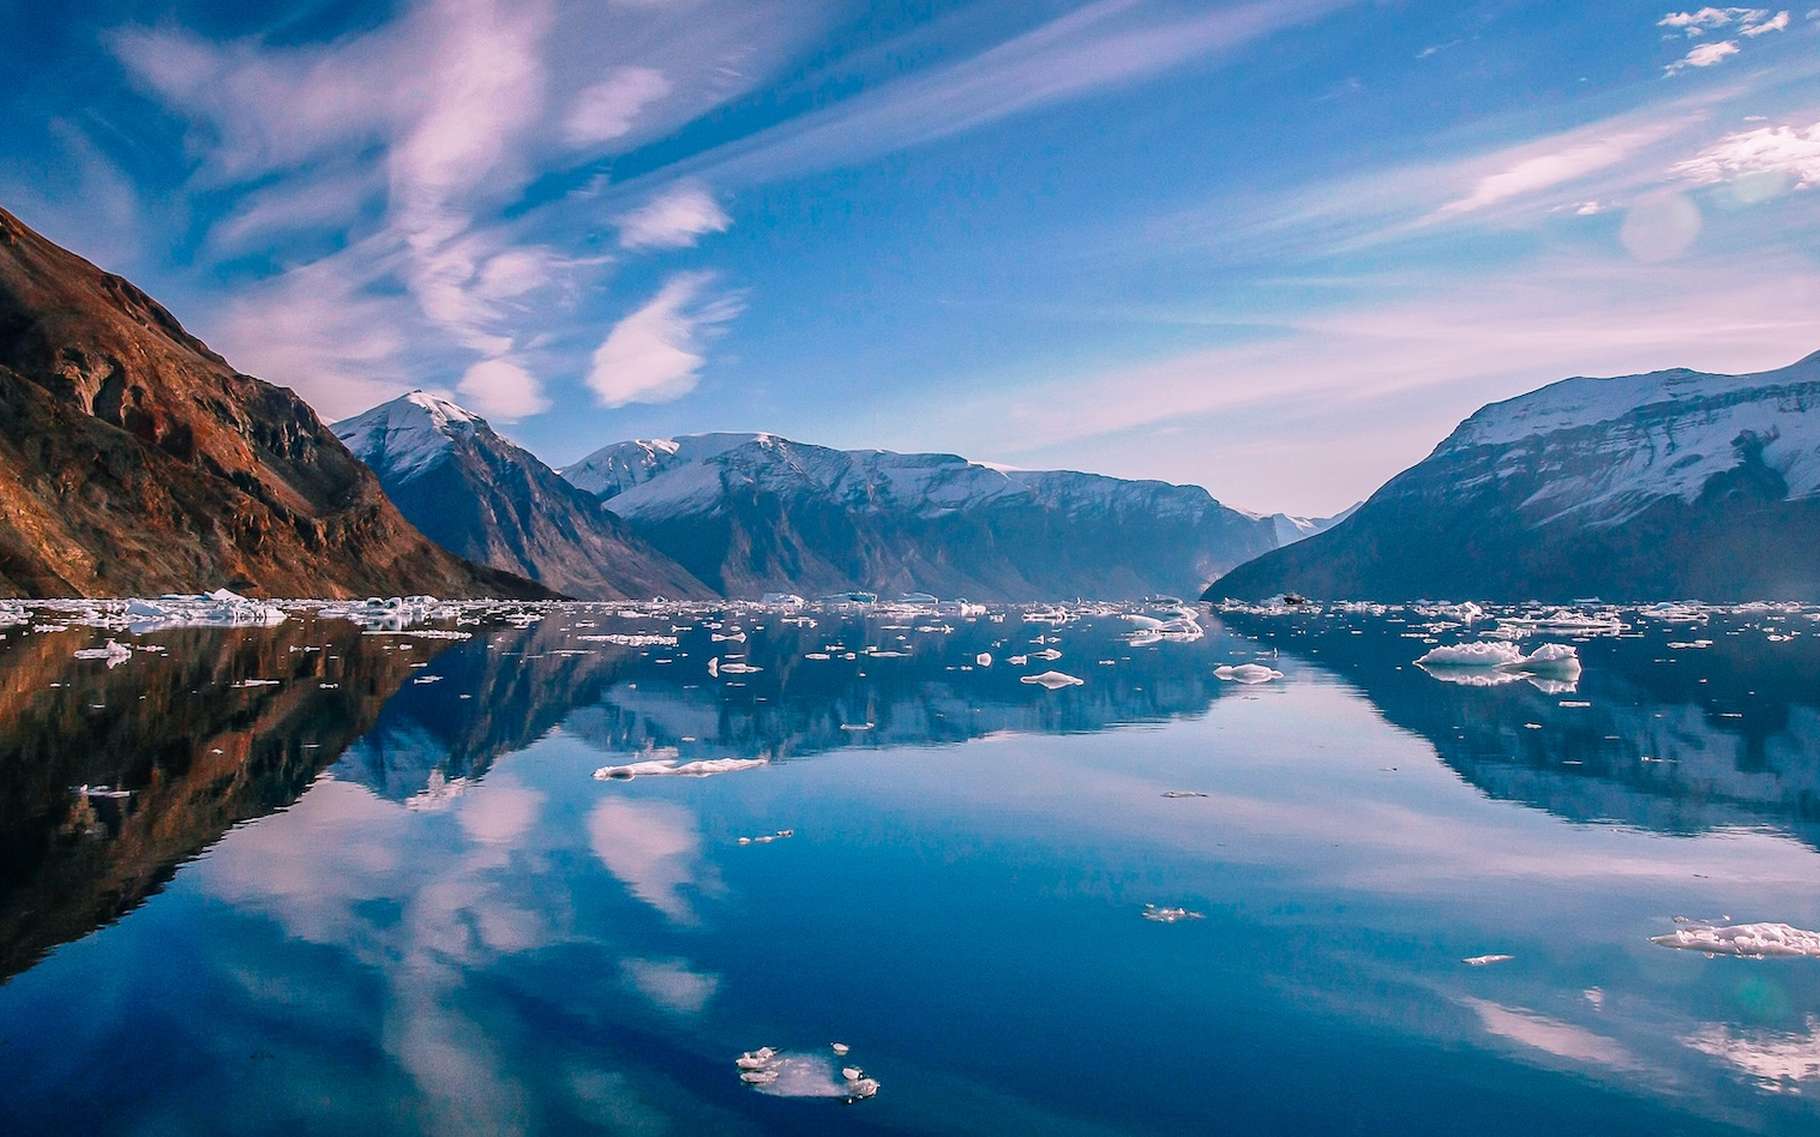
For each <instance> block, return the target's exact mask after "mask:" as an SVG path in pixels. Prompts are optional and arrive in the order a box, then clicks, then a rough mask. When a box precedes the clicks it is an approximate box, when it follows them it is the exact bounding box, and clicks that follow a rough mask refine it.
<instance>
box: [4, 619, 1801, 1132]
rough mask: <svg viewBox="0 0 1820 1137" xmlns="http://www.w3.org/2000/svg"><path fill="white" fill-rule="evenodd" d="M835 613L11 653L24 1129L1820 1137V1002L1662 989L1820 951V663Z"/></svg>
mask: <svg viewBox="0 0 1820 1137" xmlns="http://www.w3.org/2000/svg"><path fill="white" fill-rule="evenodd" d="M814 617H815V619H816V620H817V621H818V623H817V625H816V626H814V627H805V626H800V625H796V624H786V623H784V622H782V619H781V616H780V615H779V614H777V613H763V612H753V611H747V612H732V613H725V614H709V613H704V612H688V613H662V614H657V615H656V616H654V617H651V618H637V619H626V618H621V617H619V616H615V615H613V614H611V613H610V612H609V611H608V610H606V609H600V608H585V607H574V608H558V609H553V610H550V612H549V614H548V615H547V616H546V618H544V619H543V620H542V621H541V622H538V623H535V624H532V625H530V626H527V627H522V628H520V627H515V626H512V625H510V624H508V623H502V622H500V621H499V620H498V619H497V618H493V617H488V618H485V619H483V620H482V621H481V622H479V623H472V624H468V625H461V626H459V627H460V628H461V630H465V631H469V632H471V633H473V634H472V638H469V639H465V640H449V639H430V638H423V637H421V636H414V635H410V634H406V635H391V636H376V635H363V634H361V632H360V629H359V628H357V627H356V626H355V625H353V624H351V623H348V622H347V621H344V620H334V619H326V618H324V619H317V618H314V617H311V616H307V615H296V616H293V617H292V618H291V619H290V620H287V621H286V622H285V623H284V624H282V625H280V626H278V627H276V628H271V629H261V630H207V629H197V630H188V631H173V632H163V633H155V634H151V635H147V636H143V637H138V638H137V639H130V640H128V641H127V642H130V643H135V644H154V645H162V646H164V647H165V648H166V649H167V650H166V651H164V652H163V653H161V654H159V653H147V652H138V653H136V654H134V655H133V656H132V658H131V659H130V660H128V661H126V662H125V663H122V664H120V665H119V666H116V667H113V668H111V669H110V668H108V667H107V666H106V665H105V664H104V663H103V662H99V661H86V660H74V659H72V658H71V653H72V652H73V651H74V650H75V649H76V648H79V647H84V646H88V645H90V644H93V643H98V642H100V641H101V640H103V639H105V638H106V635H109V634H111V635H115V636H117V637H119V638H122V639H127V637H125V636H123V635H121V633H118V632H113V633H105V634H103V633H97V632H94V631H92V630H90V629H86V628H71V629H69V630H67V631H60V632H43V633H34V632H29V631H27V630H25V629H24V628H16V629H13V630H11V631H10V632H9V635H8V638H7V639H6V640H4V641H0V825H3V826H4V833H5V836H4V845H3V846H0V851H3V852H4V855H5V858H6V861H5V873H4V884H3V887H4V892H3V893H0V952H3V953H4V954H3V955H0V970H3V972H4V974H5V975H6V976H7V978H6V980H5V982H4V985H0V1070H3V1071H4V1082H3V1083H0V1085H3V1087H4V1088H3V1089H0V1132H6V1133H9V1134H10V1133H25V1134H36V1133H74V1132H84V1133H132V1134H166V1133H168V1134H191V1133H274V1134H276V1133H285V1134H292V1133H349V1132H359V1133H376V1134H392V1133H398V1134H415V1133H515V1132H516V1133H597V1132H598V1133H639V1134H646V1133H673V1134H696V1133H780V1134H782V1133H816V1132H843V1133H845V1132H861V1133H863V1132H891V1133H979V1134H1008V1133H1031V1134H1096V1135H1097V1134H1155V1133H1197V1134H1198V1133H1212V1132H1222V1133H1223V1132H1260V1131H1280V1130H1281V1131H1307V1132H1318V1133H1325V1134H1333V1133H1340V1134H1351V1133H1359V1134H1377V1133H1398V1134H1404V1133H1411V1132H1413V1133H1454V1132H1468V1131H1470V1132H1474V1133H1478V1134H1506V1133H1508V1134H1518V1133H1522V1134H1526V1135H1527V1134H1533V1133H1534V1132H1536V1131H1538V1130H1540V1131H1542V1132H1559V1133H1591V1132H1599V1133H1602V1134H1630V1133H1637V1134H1643V1133H1647V1134H1651V1135H1653V1137H1660V1135H1663V1134H1677V1133H1688V1134H1695V1133H1698V1134H1711V1133H1733V1132H1737V1133H1769V1134H1793V1133H1802V1132H1815V1131H1820V1103H1817V1102H1816V1100H1815V1095H1816V1094H1820V958H1816V959H1804V958H1796V959H1761V960H1758V959H1738V958H1728V957H1719V958H1711V957H1707V956H1705V955H1703V954H1701V953H1698V952H1690V951H1676V950H1670V949H1668V948H1664V947H1659V946H1657V945H1655V944H1652V943H1651V942H1650V937H1651V936H1655V935H1661V934H1663V933H1665V932H1669V931H1671V930H1672V929H1674V928H1675V927H1676V926H1677V925H1676V924H1675V923H1674V919H1675V917H1676V916H1684V917H1689V918H1692V919H1695V920H1699V921H1710V922H1725V923H1731V922H1744V921H1775V922H1784V923H1787V924H1791V925H1794V926H1795V927H1797V928H1806V929H1813V928H1820V855H1817V853H1816V849H1817V848H1820V845H1817V843H1816V842H1817V841H1820V647H1817V645H1816V643H1815V639H1814V633H1820V623H1816V622H1815V621H1814V620H1813V619H1812V618H1811V617H1810V616H1809V615H1807V614H1804V613H1782V612H1773V611H1772V612H1745V613H1733V614H1715V615H1713V616H1712V617H1711V618H1710V619H1709V620H1708V622H1707V623H1705V624H1701V625H1698V626H1693V627H1690V626H1688V625H1680V624H1675V625H1671V624H1665V623H1660V622H1656V621H1651V620H1648V619H1645V618H1641V617H1638V616H1637V615H1636V614H1635V613H1630V614H1628V615H1627V618H1626V619H1627V623H1629V624H1630V625H1631V627H1630V630H1629V631H1627V632H1626V633H1625V634H1624V635H1622V636H1615V637H1613V636H1601V637H1591V638H1584V639H1579V640H1575V639H1572V638H1571V637H1568V636H1565V635H1562V634H1559V633H1554V634H1543V635H1540V636H1536V637H1532V638H1531V639H1530V640H1529V641H1526V642H1527V643H1530V644H1533V643H1535V642H1542V641H1558V642H1571V643H1575V644H1576V646H1577V647H1578V648H1579V651H1580V654H1581V657H1582V660H1583V663H1584V671H1583V674H1582V676H1581V678H1580V680H1579V682H1578V683H1577V684H1574V685H1573V686H1572V687H1571V688H1567V687H1563V686H1560V685H1558V684H1552V683H1532V682H1529V681H1514V682H1510V683H1505V684H1501V685H1498V686H1491V687H1473V686H1465V685H1460V684H1453V683H1447V682H1442V681H1440V680H1438V679H1436V678H1434V677H1432V676H1430V675H1429V674H1428V673H1426V672H1424V671H1422V670H1421V669H1419V668H1416V667H1415V666H1413V663H1412V661H1413V660H1414V659H1415V658H1416V657H1417V656H1419V655H1420V654H1422V652H1423V651H1425V650H1426V649H1427V647H1428V646H1430V644H1429V643H1428V642H1425V640H1424V638H1423V637H1424V636H1428V637H1429V638H1431V639H1432V638H1439V639H1440V640H1441V641H1442V642H1452V641H1454V640H1457V639H1460V638H1466V637H1468V636H1469V633H1466V632H1465V631H1464V630H1462V629H1458V628H1455V629H1424V628H1418V627H1416V626H1415V625H1417V624H1421V623H1425V622H1426V621H1425V620H1424V619H1423V618H1421V617H1417V616H1414V615H1411V614H1407V613H1398V612H1392V613H1389V614H1379V615H1367V614H1356V615H1336V614H1323V615H1318V616H1310V615H1296V616H1257V615H1244V614H1235V615H1229V616H1225V617H1220V618H1217V619H1216V618H1212V617H1208V618H1205V619H1204V622H1205V623H1206V624H1207V630H1208V634H1207V635H1206V636H1205V637H1204V638H1202V639H1200V640H1198V641H1195V642H1189V643H1180V642H1163V643H1157V644H1151V645H1146V646H1132V645H1131V644H1129V643H1127V642H1126V641H1125V637H1126V636H1127V634H1128V633H1129V632H1130V630H1131V625H1129V624H1127V623H1125V622H1124V621H1122V620H1119V619H1117V618H1115V617H1113V616H1109V615H1108V616H1099V617H1093V616H1089V617H1085V618H1082V619H1079V620H1076V621H1074V622H1071V623H1068V624H1065V625H1062V626H1060V627H1050V626H1048V625H1040V624H1027V623H1024V622H1022V620H1021V619H1020V617H1019V615H1018V614H1017V613H1015V612H1013V613H1011V614H1010V615H1009V617H1008V618H1005V619H1002V620H997V621H995V620H992V619H990V618H984V619H982V618H961V617H955V616H934V615H919V616H915V617H903V616H889V615H874V616H870V617H862V616H857V615H841V614H835V613H819V614H814ZM710 623H719V624H720V627H719V628H718V629H715V628H711V627H710V626H709V625H710ZM438 626H439V627H440V628H442V629H443V630H450V629H455V628H457V627H458V625H456V624H454V623H452V622H446V621H445V622H443V623H441V624H440V625H438ZM673 627H674V628H676V629H677V631H676V632H675V634H676V635H677V637H678V641H679V642H678V643H677V644H676V645H675V646H674V647H670V646H667V645H666V646H657V647H629V646H622V645H617V644H611V643H603V642H599V641H597V640H588V639H584V638H583V637H587V636H598V635H601V634H604V633H616V632H640V633H655V634H669V633H670V632H671V630H672V628H673ZM735 627H737V628H738V629H740V630H743V631H744V632H745V633H746V635H747V637H748V638H747V639H746V640H745V641H744V642H741V641H738V640H714V639H712V638H711V636H712V635H714V634H715V632H716V631H717V630H718V631H719V633H720V634H723V635H725V634H731V633H733V632H734V628H735ZM919 628H921V629H927V630H918V629H919ZM942 628H946V629H948V630H946V631H943V630H939V629H942ZM1430 633H1432V635H1431V634H1430ZM1044 636H1048V637H1053V639H1052V641H1050V642H1032V641H1036V640H1038V639H1039V638H1040V637H1044ZM1696 640H1698V641H1709V644H1710V646H1704V647H1698V648H1671V647H1669V646H1668V644H1670V643H1689V642H1694V641H1696ZM868 645H871V646H875V647H879V648H884V649H887V650H889V651H901V652H904V653H905V654H903V655H902V656H887V657H882V658H881V657H869V656H867V655H865V654H858V653H859V651H860V649H861V648H863V647H865V646H868ZM831 646H832V647H834V648H835V649H836V650H833V651H827V650H825V649H827V648H829V647H831ZM1045 647H1054V648H1056V649H1057V650H1060V651H1061V653H1062V655H1061V657H1060V658H1059V659H1056V660H1053V661H1042V660H1037V659H1031V660H1029V661H1027V662H1026V663H1024V664H1022V665H1013V664H1012V663H1011V662H1010V661H1009V657H1011V656H1013V655H1021V654H1026V653H1029V652H1032V651H1036V650H1041V649H1042V648H1045ZM849 649H850V650H853V651H855V652H856V655H857V657H856V658H855V659H852V660H848V659H846V658H844V655H845V652H846V651H847V650H849ZM981 652H989V653H990V654H992V656H993V657H994V659H993V662H992V665H991V666H990V667H980V666H978V665H977V663H976V656H977V655H978V654H979V653H981ZM809 653H816V654H827V655H829V656H830V658H828V659H825V660H817V659H809V658H805V656H806V655H808V654H809ZM716 657H718V658H720V659H721V660H722V664H723V666H722V667H721V668H720V669H719V670H720V673H719V675H718V676H710V674H709V672H708V668H707V662H708V660H709V659H710V658H716ZM1260 659H1261V660H1262V662H1264V663H1266V664H1268V665H1269V666H1271V667H1273V668H1275V669H1277V670H1280V671H1281V672H1283V673H1284V675H1283V678H1281V679H1278V680H1274V681H1271V682H1267V683H1261V684H1257V685H1244V684H1239V683H1233V682H1227V681H1222V680H1221V679H1219V678H1217V677H1215V675H1214V668H1215V667H1216V666H1218V665H1220V664H1229V663H1242V662H1247V661H1254V660H1260ZM729 662H734V663H739V662H743V663H746V664H748V665H749V666H754V667H757V668H759V670H757V671H753V672H747V673H739V672H738V671H737V669H735V670H734V671H733V672H731V673H730V672H729V670H728V669H727V668H726V667H725V666H724V664H726V663H729ZM1049 669H1055V670H1060V671H1064V672H1066V673H1068V674H1070V675H1074V676H1077V677H1079V678H1082V679H1084V680H1085V682H1084V683H1083V684H1082V685H1080V686H1073V687H1067V688H1063V689H1060V690H1055V691H1050V690H1045V689H1044V688H1043V687H1040V686H1035V685H1029V684H1024V683H1022V682H1020V681H1019V677H1020V676H1022V675H1028V674H1032V673H1035V672H1038V671H1043V670H1049ZM249 678H251V679H275V680H278V682H276V683H270V684H265V685H259V686H252V687H235V686H233V684H234V683H236V682H237V681H243V680H246V679H249ZM53 684H60V685H58V686H53ZM856 728H859V729H856ZM725 757H737V758H765V759H768V760H769V762H768V764H767V765H765V766H763V767H761V768H756V769H749V770H741V771H737V772H732V773H725V774H720V775H718V776H714V777H707V778H700V779H696V778H678V777H649V776H647V777H639V778H636V779H633V780H630V781H620V780H612V781H599V780H596V779H595V778H593V777H592V774H593V772H594V770H595V769H596V768H597V767H600V766H603V765H612V764H624V763H629V762H635V761H641V760H658V761H667V760H676V761H685V762H686V761H691V760H696V759H713V758H725ZM82 785H88V786H91V787H93V786H100V785H106V786H110V787H118V788H122V789H127V790H130V791H132V792H131V793H130V795H129V796H127V797H96V796H85V795H82V794H80V793H77V792H75V791H74V789H73V787H77V786H82ZM1172 790H1174V791H1194V792H1198V793H1201V794H1204V795H1206V796H1202V797H1165V796H1164V794H1165V792H1166V791H1172ZM780 829H788V830H792V831H793V835H792V836H790V837H788V838H784V839H777V840H773V841H770V842H765V843H751V844H741V843H740V841H739V839H740V838H741V837H742V836H745V837H753V836H760V835H766V834H774V833H775V832H776V831H778V830H780ZM1146 904H1156V905H1159V906H1164V907H1171V906H1180V907H1184V908H1186V909H1189V910H1191V911H1192V912H1194V913H1197V914H1198V916H1199V918H1186V919H1183V920H1181V921H1179V922H1175V923H1161V922H1156V921H1152V920H1147V919H1144V918H1143V915H1142V913H1143V911H1144V906H1145V905H1146ZM1493 954H1495V955H1508V956H1510V957H1511V958H1510V959H1509V960H1508V961H1504V962H1498V963H1493V964H1488V965H1484V966H1469V965H1467V964H1465V963H1463V962H1462V961H1463V960H1464V959H1467V958H1470V957H1477V956H1484V955H1493ZM836 1041H838V1042H842V1043H845V1044H847V1045H848V1046H849V1047H850V1048H851V1050H850V1053H849V1054H848V1056H847V1057H845V1058H838V1059H837V1058H836V1057H835V1056H834V1054H833V1053H832V1051H831V1050H830V1049H829V1044H830V1043H832V1042H836ZM760 1046H771V1047H775V1048H778V1049H779V1050H780V1051H782V1052H784V1053H785V1054H787V1055H789V1056H790V1060H791V1066H790V1070H791V1074H790V1076H789V1077H787V1078H785V1079H782V1080H780V1082H779V1083H777V1084H775V1085H773V1086H771V1087H766V1090H769V1091H770V1092H766V1091H765V1090H760V1089H754V1088H752V1087H750V1086H747V1085H744V1084H742V1082H741V1081H740V1079H739V1076H738V1071H737V1070H736V1068H735V1066H734V1059H735V1058H736V1057H737V1056H739V1055H740V1054H741V1053H742V1052H745V1051H749V1050H753V1049H755V1048H757V1047H760ZM849 1064H850V1065H855V1066H858V1067H862V1068H863V1069H864V1071H865V1073H866V1074H867V1075H868V1076H870V1077H872V1078H875V1079H877V1081H878V1082H879V1083H880V1086H881V1088H880V1089H879V1091H878V1093H877V1096H876V1097H874V1098H871V1099H870V1100H864V1101H859V1102H855V1103H851V1104H849V1103H846V1102H845V1101H844V1091H845V1085H846V1083H845V1081H844V1080H843V1078H842V1077H841V1075H840V1074H839V1073H838V1068H839V1067H840V1066H842V1065H849ZM784 1089H787V1090H792V1091H794V1095H795V1096H791V1095H786V1094H783V1093H779V1092H777V1091H779V1090H784Z"/></svg>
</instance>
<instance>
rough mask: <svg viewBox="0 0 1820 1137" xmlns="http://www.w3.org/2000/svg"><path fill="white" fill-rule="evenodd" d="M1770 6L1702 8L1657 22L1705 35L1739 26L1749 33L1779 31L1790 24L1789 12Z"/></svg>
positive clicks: (1693, 34)
mask: <svg viewBox="0 0 1820 1137" xmlns="http://www.w3.org/2000/svg"><path fill="white" fill-rule="evenodd" d="M1770 11H1771V10H1770V9H1768V8H1711V7H1708V8H1700V9H1697V10H1695V11H1692V12H1670V13H1668V14H1667V15H1666V16H1663V17H1662V18H1661V19H1660V20H1657V21H1656V26H1657V27H1659V28H1669V29H1672V30H1674V31H1679V32H1684V33H1686V34H1687V35H1688V36H1690V37H1692V36H1703V35H1705V34H1706V33H1707V32H1709V31H1714V30H1716V29H1719V28H1726V27H1733V26H1736V27H1737V28H1738V30H1739V31H1741V32H1743V33H1744V34H1745V35H1747V36H1760V35H1763V34H1764V33H1766V32H1779V31H1781V30H1782V29H1783V28H1786V27H1788V13H1787V12H1786V11H1783V12H1777V13H1775V14H1774V15H1771V14H1770Z"/></svg>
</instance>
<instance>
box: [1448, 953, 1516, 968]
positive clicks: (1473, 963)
mask: <svg viewBox="0 0 1820 1137" xmlns="http://www.w3.org/2000/svg"><path fill="white" fill-rule="evenodd" d="M1514 958H1515V957H1514V956H1508V955H1471V956H1467V957H1466V958H1465V959H1462V960H1461V961H1460V962H1461V963H1464V964H1465V965H1466V966H1468V967H1489V966H1491V965H1492V964H1494V963H1509V962H1510V961H1511V960H1512V959H1514Z"/></svg>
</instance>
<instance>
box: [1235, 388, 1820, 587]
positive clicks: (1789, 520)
mask: <svg viewBox="0 0 1820 1137" xmlns="http://www.w3.org/2000/svg"><path fill="white" fill-rule="evenodd" d="M1817 533H1820V353H1816V354H1815V355H1810V356H1808V357H1807V358H1806V359H1803V360H1801V361H1800V362H1799V363H1796V364H1793V365H1791V366H1789V367H1785V368H1782V369H1780V370H1776V371H1765V372H1760V373H1757V374H1753V375H1710V374H1705V373H1702V372H1698V371H1687V370H1674V371H1656V372H1651V373H1649V374H1647V375H1628V376H1624V377H1621V378H1615V379H1585V378H1580V379H1567V380H1563V381H1562V382H1559V383H1555V384H1552V385H1550V386H1547V387H1544V388H1542V389H1540V390H1538V391H1532V392H1530V393H1529V394H1527V395H1523V396H1520V397H1518V398H1515V399H1510V400H1508V401H1506V402H1502V403H1493V404H1492V405H1490V406H1488V407H1484V408H1482V409H1481V410H1479V411H1478V412H1477V413H1476V414H1474V415H1473V416H1472V417H1471V418H1468V419H1467V420H1466V421H1465V422H1463V423H1461V424H1460V426H1459V427H1458V428H1457V429H1456V430H1455V431H1454V432H1453V434H1451V435H1449V436H1448V438H1447V439H1446V440H1445V441H1443V442H1442V443H1441V444H1440V445H1439V446H1438V447H1436V448H1435V451H1434V453H1432V454H1430V455H1429V456H1428V457H1427V458H1426V459H1424V460H1423V461H1422V462H1421V463H1419V464H1418V465H1416V466H1414V467H1412V468H1410V469H1409V470H1406V471H1404V472H1403V473H1402V474H1399V475H1398V476H1397V477H1395V478H1393V479H1392V480H1391V481H1390V482H1389V483H1387V484H1386V485H1385V486H1384V488H1383V489H1381V490H1379V491H1378V492H1377V493H1375V494H1373V495H1372V496H1371V498H1370V499H1369V500H1367V501H1366V502H1365V504H1364V505H1362V506H1360V507H1359V509H1358V511H1357V512H1356V513H1354V514H1353V515H1352V516H1351V517H1350V518H1348V519H1347V520H1346V521H1345V522H1344V523H1342V524H1340V525H1337V526H1335V527H1334V528H1332V529H1330V530H1328V531H1327V532H1325V533H1322V534H1319V535H1317V536H1314V537H1311V538H1309V539H1308V540H1306V541H1302V542H1299V543H1297V544H1295V545H1292V546H1289V547H1288V548H1284V549H1279V550H1277V551H1275V552H1272V553H1267V554H1265V555H1264V556H1261V557H1259V558H1258V559H1257V560H1255V561H1252V562H1250V563H1249V564H1246V565H1243V566H1241V567H1240V568H1238V569H1236V570H1234V571H1233V572H1231V573H1229V574H1228V575H1226V576H1224V577H1222V578H1221V579H1220V580H1218V581H1217V582H1215V583H1214V585H1213V586H1212V587H1211V588H1209V589H1208V590H1207V593H1206V596H1207V598H1209V599H1218V598H1221V597H1228V596H1230V597H1235V598H1240V599H1250V598H1258V597H1263V596H1269V595H1273V594H1276V593H1280V592H1286V591H1290V592H1299V593H1302V594H1305V595H1308V596H1314V597H1323V598H1345V597H1354V598H1362V599H1383V600H1393V599H1406V598H1414V597H1456V598H1466V597H1471V598H1475V599H1491V600H1569V599H1573V598H1575V597H1582V596H1599V597H1603V598H1604V599H1607V600H1652V599H1664V598H1676V599H1702V600H1712V601H1728V600H1745V599H1783V598H1785V599H1806V600H1814V599H1820V539H1817V538H1816V536H1815V535H1816V534H1817Z"/></svg>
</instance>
